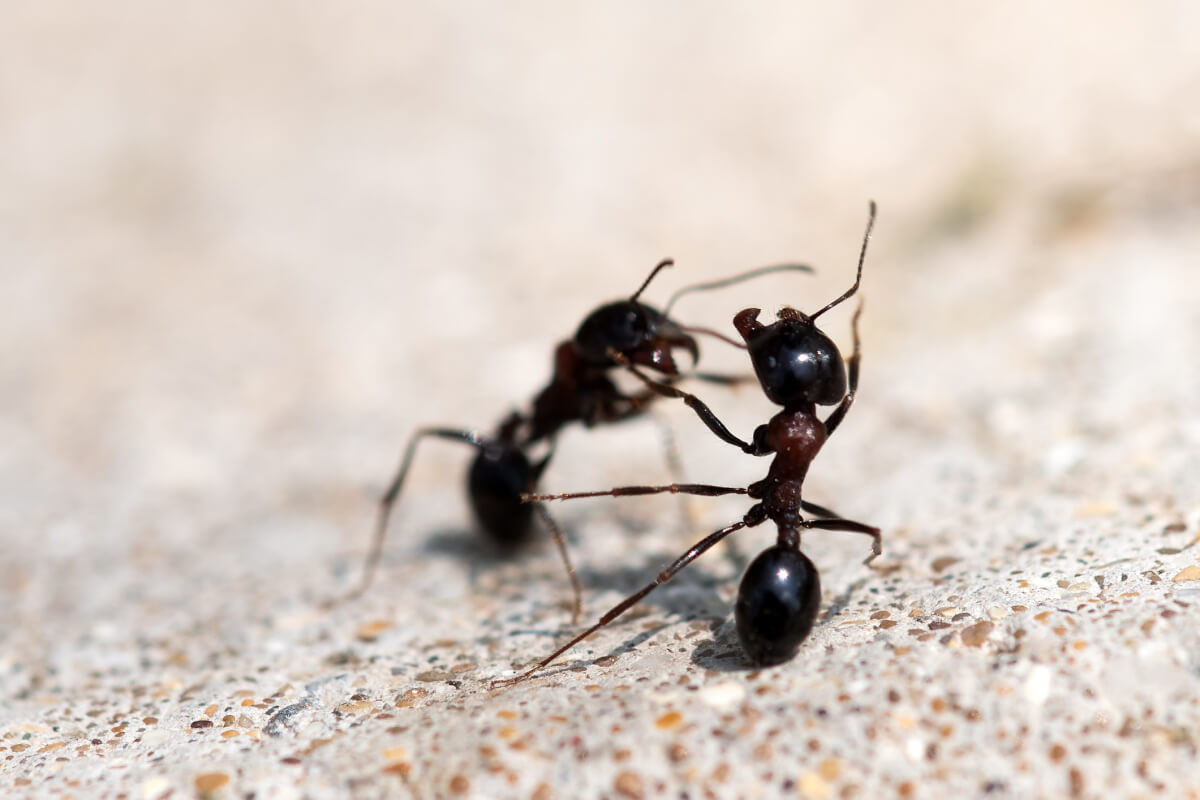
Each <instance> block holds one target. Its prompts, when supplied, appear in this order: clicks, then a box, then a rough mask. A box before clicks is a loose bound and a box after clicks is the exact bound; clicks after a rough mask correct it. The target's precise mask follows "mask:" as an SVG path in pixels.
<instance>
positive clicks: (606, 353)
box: [575, 300, 700, 375]
mask: <svg viewBox="0 0 1200 800" xmlns="http://www.w3.org/2000/svg"><path fill="white" fill-rule="evenodd" d="M677 347H678V348H682V349H683V350H685V351H687V352H688V353H689V354H690V355H691V356H692V363H693V364H695V363H696V360H697V359H698V358H699V357H700V349H699V347H698V346H697V345H696V340H695V339H693V338H692V337H691V336H689V335H688V334H686V333H684V331H683V329H682V328H680V327H679V326H678V325H676V324H675V323H674V322H672V321H671V320H669V319H667V317H666V316H664V315H663V314H662V312H660V311H658V310H656V309H653V308H651V307H650V306H647V305H643V304H642V303H638V302H636V301H634V300H618V301H616V302H613V303H609V304H607V305H603V306H601V307H600V308H597V309H596V310H595V311H593V312H592V313H591V314H588V316H587V318H586V319H585V320H584V321H583V324H582V325H580V326H579V330H578V331H576V332H575V352H576V353H578V354H579V357H580V358H582V359H583V360H584V361H586V362H588V363H590V364H593V365H595V366H598V367H612V366H617V364H618V361H617V359H615V358H614V355H616V354H620V355H621V356H623V357H624V359H625V360H627V361H628V362H629V363H631V364H636V365H639V366H643V367H648V368H650V369H653V370H656V371H658V372H661V373H663V374H664V375H678V374H679V369H678V367H676V366H675V359H674V358H673V357H672V356H671V351H672V350H673V349H674V348H677Z"/></svg>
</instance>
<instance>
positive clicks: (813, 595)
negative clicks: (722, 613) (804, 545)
mask: <svg viewBox="0 0 1200 800" xmlns="http://www.w3.org/2000/svg"><path fill="white" fill-rule="evenodd" d="M820 605H821V579H820V577H819V576H818V575H817V568H816V567H815V566H813V563H812V561H810V560H809V558H808V556H806V555H804V553H801V552H800V551H799V550H795V549H792V548H789V547H782V546H780V545H774V546H772V547H769V548H767V549H766V550H764V551H763V552H762V554H761V555H759V556H758V558H756V559H754V561H752V562H751V563H750V566H749V567H748V568H747V569H746V574H745V575H743V576H742V583H741V585H740V586H739V587H738V596H737V604H736V605H735V606H734V614H733V615H734V620H735V621H736V623H737V633H738V640H739V641H740V642H741V643H742V650H743V651H744V652H745V653H746V655H747V656H748V657H749V659H750V661H752V662H753V663H755V664H757V665H759V666H764V667H765V666H771V665H772V664H780V663H782V662H784V661H787V660H788V659H790V658H791V657H792V656H794V655H795V654H796V650H797V649H799V647H800V643H801V642H803V641H804V639H805V638H806V637H807V636H808V633H809V631H811V630H812V627H813V623H814V622H815V621H816V618H817V609H818V608H819V607H820Z"/></svg>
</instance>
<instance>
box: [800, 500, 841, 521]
mask: <svg viewBox="0 0 1200 800" xmlns="http://www.w3.org/2000/svg"><path fill="white" fill-rule="evenodd" d="M800 507H801V508H802V509H804V510H805V511H807V512H808V513H810V514H812V515H813V516H815V517H825V518H827V519H841V518H842V515H841V514H839V513H837V512H836V511H834V510H833V509H829V508H826V507H825V506H819V505H817V504H816V503H810V502H808V501H807V500H801V501H800Z"/></svg>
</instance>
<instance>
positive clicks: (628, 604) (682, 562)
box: [492, 506, 766, 689]
mask: <svg viewBox="0 0 1200 800" xmlns="http://www.w3.org/2000/svg"><path fill="white" fill-rule="evenodd" d="M761 508H762V506H755V507H754V508H752V509H750V511H749V512H748V513H747V514H746V516H745V517H743V518H742V521H741V522H735V523H733V524H732V525H729V526H727V527H725V528H721V530H719V531H715V532H713V533H710V534H709V535H708V536H705V537H704V538H703V539H701V540H700V541H699V542H698V543H697V544H695V545H693V546H692V547H691V548H690V549H688V551H687V552H686V553H684V554H683V555H681V556H680V557H679V558H677V559H675V560H674V561H673V562H671V565H670V566H668V567H667V568H666V569H664V570H663V571H662V572H660V573H658V576H657V577H656V578H655V579H654V582H653V583H651V584H649V585H648V586H645V587H643V588H641V589H639V590H638V591H636V592H634V593H633V594H631V595H629V597H626V598H625V599H624V600H622V601H621V602H620V603H617V604H616V605H615V606H613V607H612V608H611V609H609V610H608V612H607V613H606V614H605V615H604V616H602V617H601V618H600V621H599V622H597V623H596V624H595V625H593V626H592V627H590V628H588V629H587V630H586V631H584V632H583V633H581V634H579V635H578V636H576V637H575V638H574V639H572V640H571V641H569V642H567V643H566V644H564V645H563V646H562V647H560V648H558V649H557V650H555V651H554V652H553V653H551V654H550V655H548V656H546V657H545V658H543V659H542V660H541V661H539V662H538V663H537V664H535V665H534V666H533V667H531V668H530V669H528V670H526V671H525V672H522V673H521V674H520V675H518V676H516V677H515V678H507V679H505V680H498V681H492V688H493V689H495V688H498V687H501V686H511V685H512V684H514V683H520V682H521V681H523V680H525V679H526V678H529V677H530V676H532V675H533V674H534V673H537V672H539V671H541V670H542V669H544V668H545V667H547V666H549V665H550V664H551V663H552V662H553V661H554V660H555V659H557V658H558V657H559V656H561V655H562V654H563V653H565V652H567V651H568V650H570V649H571V648H572V647H574V646H575V645H577V644H579V643H580V642H582V641H583V640H584V639H586V638H587V637H589V636H591V635H592V634H593V633H595V632H596V631H598V630H600V629H601V628H603V627H604V626H605V625H607V624H608V623H610V622H612V621H613V620H615V619H616V618H617V617H619V616H621V615H622V614H624V613H625V612H626V611H628V610H629V609H631V608H633V607H634V606H635V605H637V603H638V601H640V600H641V599H642V598H643V597H645V596H646V595H648V594H650V593H651V592H652V591H654V590H655V589H657V588H658V587H659V586H661V585H662V584H664V583H666V582H667V581H669V580H671V578H673V577H675V575H676V574H678V572H679V571H680V570H681V569H683V568H684V567H686V566H687V565H688V564H690V563H692V562H693V561H695V560H696V559H697V558H698V557H699V556H700V555H702V554H703V553H704V552H705V551H706V550H708V549H709V548H711V547H712V546H713V545H715V544H716V543H717V542H719V541H721V540H722V539H724V538H725V537H726V536H728V535H729V534H731V533H733V532H734V531H738V530H741V529H742V528H750V527H753V526H755V525H758V524H759V523H761V522H763V521H764V520H765V519H766V514H765V513H763V512H762V510H761Z"/></svg>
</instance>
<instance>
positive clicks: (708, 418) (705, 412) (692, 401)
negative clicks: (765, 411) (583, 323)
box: [614, 353, 766, 456]
mask: <svg viewBox="0 0 1200 800" xmlns="http://www.w3.org/2000/svg"><path fill="white" fill-rule="evenodd" d="M614 360H616V361H617V362H618V363H620V364H622V365H623V366H624V367H625V368H626V369H628V370H629V371H630V372H631V373H633V375H634V376H635V377H636V378H637V379H638V380H640V381H641V382H642V383H644V384H646V386H647V387H649V388H650V389H651V390H652V391H654V392H655V393H657V394H660V395H662V396H663V397H672V398H676V399H679V400H683V402H684V403H685V404H686V405H687V407H688V408H690V409H692V410H693V411H695V412H696V416H698V417H699V418H700V421H701V422H703V423H704V424H705V425H706V426H707V427H708V429H709V430H710V431H712V432H713V434H714V435H715V436H716V437H717V438H718V439H720V440H721V441H723V442H728V443H729V444H731V445H733V446H734V447H737V448H740V449H741V451H742V452H743V453H748V454H749V455H752V456H761V455H766V453H765V452H760V451H759V448H757V447H755V445H752V444H750V443H749V442H745V441H742V440H741V439H739V438H738V437H737V436H735V435H734V434H733V432H732V431H730V430H729V428H727V427H726V426H725V423H723V422H721V420H720V419H718V418H717V415H716V414H714V413H713V412H712V409H710V408H709V407H708V406H707V405H705V404H704V401H702V400H701V399H700V398H699V397H696V395H694V394H691V393H690V392H685V391H683V390H682V389H677V388H675V387H674V386H672V385H671V384H669V383H662V382H660V381H656V380H654V379H653V378H651V377H650V376H648V375H646V374H645V373H643V372H642V371H641V370H639V369H638V368H637V367H635V366H634V365H633V364H630V363H629V360H628V359H626V358H624V357H623V356H621V355H620V354H619V353H617V354H614Z"/></svg>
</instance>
